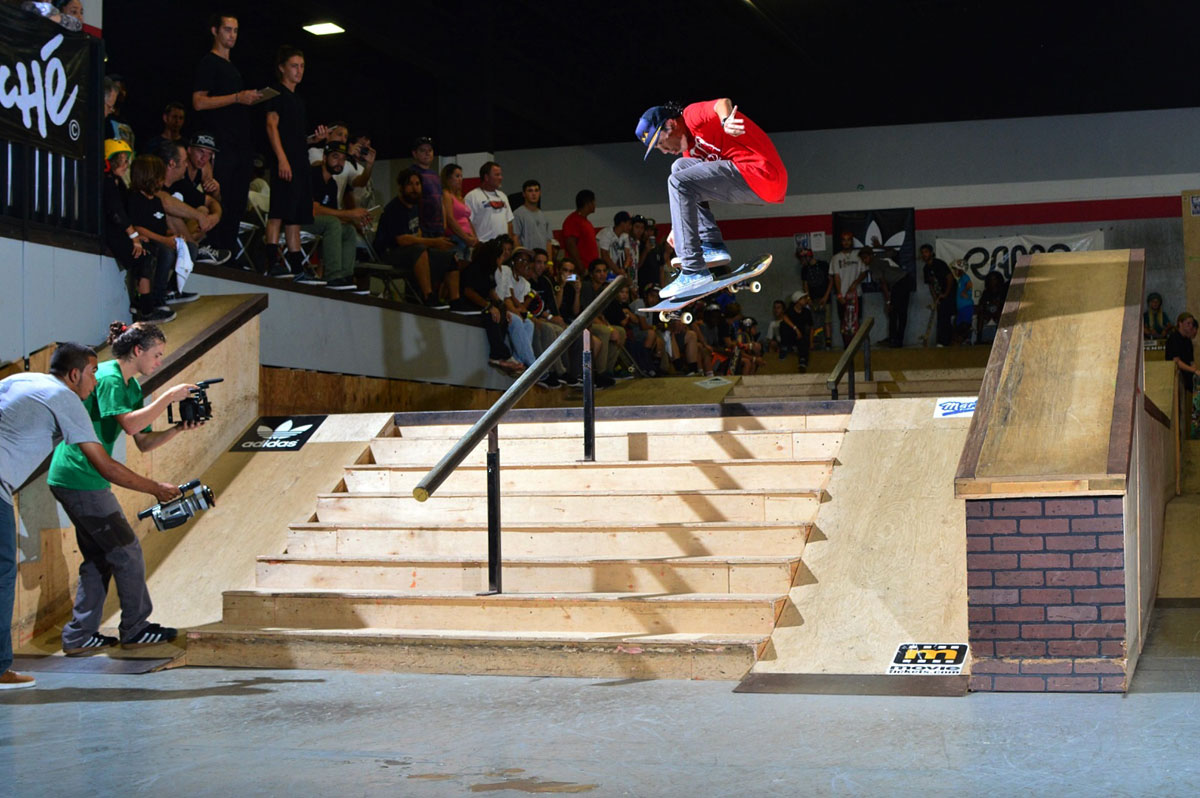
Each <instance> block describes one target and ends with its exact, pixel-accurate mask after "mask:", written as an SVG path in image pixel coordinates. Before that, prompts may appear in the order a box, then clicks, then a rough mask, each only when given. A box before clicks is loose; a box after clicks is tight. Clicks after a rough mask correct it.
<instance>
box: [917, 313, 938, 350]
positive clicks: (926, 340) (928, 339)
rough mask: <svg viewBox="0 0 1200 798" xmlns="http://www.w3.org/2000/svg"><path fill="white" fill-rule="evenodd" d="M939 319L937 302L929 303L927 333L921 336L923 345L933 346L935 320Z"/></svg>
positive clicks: (926, 323)
mask: <svg viewBox="0 0 1200 798" xmlns="http://www.w3.org/2000/svg"><path fill="white" fill-rule="evenodd" d="M936 319H937V303H936V302H933V303H931V304H930V305H929V321H927V322H925V334H924V335H922V336H921V346H926V347H929V346H933V322H934V321H935V320H936Z"/></svg>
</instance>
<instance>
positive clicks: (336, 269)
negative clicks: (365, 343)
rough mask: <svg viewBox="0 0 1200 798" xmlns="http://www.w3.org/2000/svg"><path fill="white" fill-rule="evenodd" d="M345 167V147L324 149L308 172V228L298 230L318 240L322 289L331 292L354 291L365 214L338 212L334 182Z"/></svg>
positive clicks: (340, 144)
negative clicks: (310, 205) (310, 206)
mask: <svg viewBox="0 0 1200 798" xmlns="http://www.w3.org/2000/svg"><path fill="white" fill-rule="evenodd" d="M345 163H346V145H345V143H343V142H340V141H334V142H330V143H328V144H326V145H325V157H324V159H323V160H322V161H321V163H320V164H318V165H316V166H312V167H310V169H311V171H312V179H311V183H312V188H313V196H312V213H313V221H312V224H308V225H305V226H304V227H303V228H302V229H304V230H308V231H309V232H312V233H316V234H317V235H319V236H321V262H322V263H323V264H324V265H325V274H324V279H325V285H326V287H327V288H332V289H333V290H334V291H356V290H357V288H358V287H357V286H356V285H355V283H354V261H355V253H356V252H357V251H358V232H359V229H360V228H361V227H362V226H363V225H364V224H366V221H367V218H368V216H369V214H368V213H367V210H366V209H365V208H349V209H345V210H339V209H338V205H337V201H338V185H337V181H336V180H335V179H334V178H335V177H336V176H337V175H338V174H340V173H341V171H342V169H343V167H344V166H345Z"/></svg>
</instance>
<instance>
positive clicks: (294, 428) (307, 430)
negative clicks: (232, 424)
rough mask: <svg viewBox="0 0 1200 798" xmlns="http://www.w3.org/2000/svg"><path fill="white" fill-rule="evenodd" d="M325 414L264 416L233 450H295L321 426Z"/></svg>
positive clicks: (234, 445)
mask: <svg viewBox="0 0 1200 798" xmlns="http://www.w3.org/2000/svg"><path fill="white" fill-rule="evenodd" d="M324 420H325V416H264V417H263V418H260V419H259V420H258V421H257V422H256V423H255V424H253V425H252V426H251V427H250V429H248V430H247V431H246V434H245V435H243V436H242V437H241V438H239V439H238V441H237V443H235V444H233V448H231V449H230V450H229V451H231V452H295V451H298V450H300V449H301V448H302V447H303V446H304V444H306V443H308V439H309V438H311V437H312V434H313V433H314V432H316V431H317V427H319V426H321V422H322V421H324Z"/></svg>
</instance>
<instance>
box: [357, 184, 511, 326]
mask: <svg viewBox="0 0 1200 798" xmlns="http://www.w3.org/2000/svg"><path fill="white" fill-rule="evenodd" d="M397 184H398V188H399V190H400V193H399V195H398V196H396V197H395V198H394V199H392V201H391V202H389V203H388V204H387V205H386V206H385V207H384V209H383V216H381V217H380V218H379V228H378V230H377V231H376V233H375V252H376V254H378V255H379V257H380V258H381V259H382V260H383V262H384V263H387V264H389V265H391V266H395V267H396V268H397V269H399V270H400V271H401V273H403V274H404V275H405V277H406V278H411V279H413V280H414V281H415V282H416V284H417V289H418V290H419V291H420V292H421V301H422V303H423V304H424V305H425V306H426V307H430V308H437V309H441V310H444V309H446V308H451V309H454V310H460V309H466V308H463V307H461V303H459V302H457V301H456V300H458V299H459V292H458V285H459V283H458V280H459V274H458V269H457V268H456V264H455V261H454V254H453V248H454V244H453V243H452V242H451V241H450V239H448V238H446V237H445V236H436V237H435V236H429V235H426V234H425V232H424V231H422V230H421V218H420V206H421V176H420V175H419V174H417V173H416V172H413V171H411V170H406V171H403V172H401V173H400V177H399V178H398V179H397ZM497 265H499V264H498V263H497ZM495 268H496V267H495V266H493V267H492V270H493V271H495ZM443 283H444V284H445V289H446V294H447V299H448V300H449V302H448V303H447V302H443V301H442V300H441V299H439V298H438V292H439V289H441V288H442V287H443Z"/></svg>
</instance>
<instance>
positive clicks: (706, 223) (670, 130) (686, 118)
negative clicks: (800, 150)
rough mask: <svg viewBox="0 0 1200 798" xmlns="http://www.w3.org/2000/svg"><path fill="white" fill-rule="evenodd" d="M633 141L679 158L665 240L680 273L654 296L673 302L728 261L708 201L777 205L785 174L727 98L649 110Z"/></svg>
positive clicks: (670, 186)
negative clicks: (769, 203) (635, 139)
mask: <svg viewBox="0 0 1200 798" xmlns="http://www.w3.org/2000/svg"><path fill="white" fill-rule="evenodd" d="M635 135H636V136H637V139H638V141H640V142H642V143H643V144H645V145H646V154H645V156H644V157H649V155H650V150H652V149H656V148H657V149H658V150H659V151H660V152H664V153H666V154H668V155H679V156H681V157H680V158H678V159H677V160H676V161H675V163H674V164H672V166H671V176H670V177H669V178H668V179H667V193H668V196H669V197H670V202H671V236H670V237H669V238H668V241H669V243H671V244H672V246H674V247H675V251H676V253H677V254H678V259H679V265H680V272H679V276H678V277H677V278H676V279H675V280H674V281H672V282H671V283H670V284H668V285H666V286H664V287H663V289H662V290H661V291H660V292H659V296H661V297H662V298H663V299H672V298H674V297H678V296H686V295H688V294H693V293H698V292H701V291H703V290H704V289H705V288H706V287H707V285H708V284H710V283H712V281H713V278H712V274H711V273H710V272H709V268H710V267H715V266H724V265H725V264H727V263H729V261H730V257H729V250H728V249H726V248H725V243H724V241H723V239H722V238H721V230H720V228H719V227H717V222H716V219H714V218H713V215H712V211H710V210H709V208H708V201H709V200H716V201H718V202H729V203H737V204H756V203H760V202H771V203H778V202H783V198H784V195H786V193H787V169H785V168H784V166H783V161H782V160H780V158H779V153H778V152H777V151H776V150H775V145H774V144H772V143H771V139H770V138H768V137H767V134H766V133H764V132H763V130H762V128H760V127H759V126H758V125H756V124H754V122H752V121H751V120H750V119H749V118H748V117H746V116H745V115H743V114H738V112H737V106H736V105H734V104H733V101H732V100H730V99H728V98H722V99H720V100H716V101H706V102H699V103H692V104H691V105H689V106H687V107H680V106H679V105H675V104H668V105H656V106H654V107H652V108H649V109H647V111H646V113H644V114H642V118H641V119H640V120H638V125H637V129H636V131H635ZM673 262H674V261H673Z"/></svg>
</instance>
